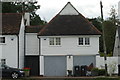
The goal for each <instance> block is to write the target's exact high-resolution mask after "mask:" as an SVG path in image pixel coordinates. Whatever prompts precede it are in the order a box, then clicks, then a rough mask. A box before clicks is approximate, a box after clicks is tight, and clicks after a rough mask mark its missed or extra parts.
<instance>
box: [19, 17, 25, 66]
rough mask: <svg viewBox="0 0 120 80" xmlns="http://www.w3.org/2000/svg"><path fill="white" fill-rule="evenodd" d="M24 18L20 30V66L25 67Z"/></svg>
mask: <svg viewBox="0 0 120 80" xmlns="http://www.w3.org/2000/svg"><path fill="white" fill-rule="evenodd" d="M24 30H25V25H24V19H23V18H22V20H21V25H20V32H19V68H23V67H24Z"/></svg>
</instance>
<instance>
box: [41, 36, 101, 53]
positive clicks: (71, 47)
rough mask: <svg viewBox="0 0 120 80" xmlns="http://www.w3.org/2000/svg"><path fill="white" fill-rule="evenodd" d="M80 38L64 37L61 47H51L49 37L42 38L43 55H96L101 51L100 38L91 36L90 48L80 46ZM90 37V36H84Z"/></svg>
mask: <svg viewBox="0 0 120 80" xmlns="http://www.w3.org/2000/svg"><path fill="white" fill-rule="evenodd" d="M78 37H79V36H62V37H61V45H60V46H51V45H49V37H41V55H69V54H71V55H96V54H98V51H99V36H89V37H90V46H79V45H78ZM83 37H88V36H83Z"/></svg>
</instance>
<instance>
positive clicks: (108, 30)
mask: <svg viewBox="0 0 120 80" xmlns="http://www.w3.org/2000/svg"><path fill="white" fill-rule="evenodd" d="M103 26H104V32H105V43H106V52H107V54H110V53H113V49H114V42H115V33H116V26H115V25H114V23H113V22H112V21H110V20H107V21H104V23H103Z"/></svg>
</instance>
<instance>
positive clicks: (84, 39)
mask: <svg viewBox="0 0 120 80" xmlns="http://www.w3.org/2000/svg"><path fill="white" fill-rule="evenodd" d="M78 45H81V46H82V45H85V46H87V45H90V38H89V37H79V38H78Z"/></svg>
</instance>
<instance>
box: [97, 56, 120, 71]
mask: <svg viewBox="0 0 120 80" xmlns="http://www.w3.org/2000/svg"><path fill="white" fill-rule="evenodd" d="M114 64H116V67H115V68H116V70H115V73H118V57H107V66H108V73H109V72H110V71H109V70H110V69H111V68H110V65H114ZM96 67H98V68H100V69H105V62H104V57H100V56H96Z"/></svg>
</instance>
